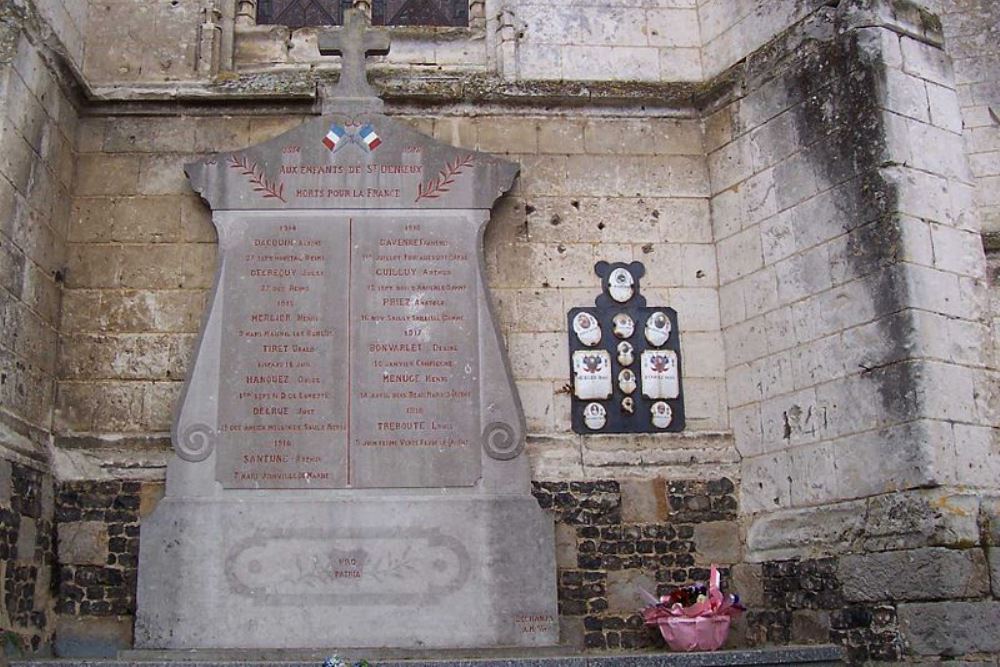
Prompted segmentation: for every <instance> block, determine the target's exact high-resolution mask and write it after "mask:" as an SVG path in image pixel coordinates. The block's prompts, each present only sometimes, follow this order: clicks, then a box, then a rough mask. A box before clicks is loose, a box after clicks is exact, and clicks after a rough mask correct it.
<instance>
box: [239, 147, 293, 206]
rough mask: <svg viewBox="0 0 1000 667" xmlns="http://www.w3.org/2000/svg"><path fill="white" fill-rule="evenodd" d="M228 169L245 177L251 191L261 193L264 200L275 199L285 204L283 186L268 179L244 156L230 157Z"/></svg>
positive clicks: (261, 170) (279, 182) (254, 163)
mask: <svg viewBox="0 0 1000 667" xmlns="http://www.w3.org/2000/svg"><path fill="white" fill-rule="evenodd" d="M229 168H230V169H236V170H237V171H239V172H240V174H241V175H243V176H246V177H247V180H248V181H249V182H250V187H251V188H252V189H253V191H254V192H260V193H263V197H264V199H277V200H278V201H280V202H283V203H287V202H286V201H285V184H284V183H282V182H281V181H274V180H271V179H269V178H268V177H267V174H265V173H264V170H263V169H262V168H260V167H258V166H257V163H256V162H251V161H250V160H248V159H247V158H246V156H242V157H239V158H237V157H236V156H235V155H230V156H229Z"/></svg>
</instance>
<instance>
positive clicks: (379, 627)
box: [136, 473, 558, 648]
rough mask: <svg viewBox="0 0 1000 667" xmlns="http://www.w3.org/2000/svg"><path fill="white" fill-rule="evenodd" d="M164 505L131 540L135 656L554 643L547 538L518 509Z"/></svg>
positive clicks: (445, 500) (469, 499)
mask: <svg viewBox="0 0 1000 667" xmlns="http://www.w3.org/2000/svg"><path fill="white" fill-rule="evenodd" d="M208 478H209V479H210V478H211V475H210V473H209V475H208ZM167 493H168V495H167V497H166V498H164V499H163V500H162V501H161V502H160V504H159V506H158V507H157V509H156V511H155V512H154V513H153V514H152V516H150V517H149V518H147V519H146V521H145V522H144V523H143V526H142V554H141V563H140V569H139V589H138V610H139V612H138V616H137V619H136V645H137V646H139V647H144V648H153V647H158V648H189V647H204V648H231V647H233V646H242V647H245V648H305V647H310V646H314V645H315V642H316V637H318V636H322V637H323V642H324V643H327V644H329V645H331V646H347V645H348V644H353V645H355V646H368V647H380V646H400V647H412V648H416V647H473V646H482V645H483V644H485V643H489V644H494V645H501V646H514V645H522V646H532V645H534V646H539V645H547V644H552V643H555V638H556V634H557V633H558V618H557V614H556V611H555V605H554V604H553V603H554V601H555V568H554V563H553V560H552V557H553V556H552V555H553V553H554V550H555V549H554V544H553V539H552V535H553V531H552V527H551V524H550V523H548V522H546V521H545V520H544V518H543V516H542V514H541V512H540V511H539V510H538V506H537V504H536V503H535V501H534V500H533V499H531V498H530V497H526V498H518V497H517V496H494V497H478V498H477V497H475V496H470V495H465V496H463V497H461V498H458V497H448V496H441V495H438V494H436V493H430V494H427V493H425V494H421V495H417V494H415V493H413V492H410V493H409V494H408V495H406V496H400V495H390V494H382V495H379V496H373V495H370V494H369V495H366V496H363V497H358V496H356V497H354V498H348V499H343V495H340V500H339V501H337V500H334V498H335V497H336V496H334V495H333V494H334V493H337V492H331V491H326V492H324V491H313V492H311V493H310V494H308V495H299V497H298V498H297V499H295V500H287V501H282V500H280V499H275V498H273V497H271V498H269V497H267V496H261V495H260V494H258V495H257V497H256V498H253V499H252V500H250V499H244V500H235V501H228V500H227V501H222V500H195V499H191V498H178V497H173V496H172V495H171V493H172V492H171V489H170V488H169V487H168V491H167ZM285 493H287V492H285ZM340 493H341V494H342V493H343V492H340ZM400 498H405V501H403V502H400V500H399V499H400ZM176 525H182V526H184V527H185V531H184V539H183V540H180V541H178V540H177V532H176V528H175V526H176ZM513 536H517V540H516V542H514V541H513V540H512V537H513ZM168 546H169V548H168ZM303 568H305V569H303ZM404 573H405V574H404ZM485 600H492V601H493V603H492V604H489V605H484V601H485ZM387 608H394V609H397V610H399V613H400V614H401V618H400V619H398V620H399V622H398V623H394V624H392V625H386V624H385V623H383V620H384V618H385V613H386V611H385V610H386V609H387ZM206 615H207V616H208V617H211V618H213V619H216V620H214V621H213V622H212V623H206V622H205V618H206ZM332 621H335V622H332Z"/></svg>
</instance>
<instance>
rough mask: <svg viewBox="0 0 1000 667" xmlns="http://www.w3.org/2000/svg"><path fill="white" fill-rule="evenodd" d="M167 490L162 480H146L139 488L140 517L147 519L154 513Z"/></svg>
mask: <svg viewBox="0 0 1000 667" xmlns="http://www.w3.org/2000/svg"><path fill="white" fill-rule="evenodd" d="M165 491H166V488H165V486H164V485H163V484H162V483H160V482H145V483H143V485H142V487H141V488H140V489H139V518H140V519H145V518H146V517H147V516H149V515H150V514H152V513H153V510H154V509H156V505H157V504H158V503H159V502H160V500H161V499H162V498H163V494H164V492H165Z"/></svg>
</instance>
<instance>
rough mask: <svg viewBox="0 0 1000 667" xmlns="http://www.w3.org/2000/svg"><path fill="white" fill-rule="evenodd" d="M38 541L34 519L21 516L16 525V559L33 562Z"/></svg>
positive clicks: (22, 561) (36, 525)
mask: <svg viewBox="0 0 1000 667" xmlns="http://www.w3.org/2000/svg"><path fill="white" fill-rule="evenodd" d="M37 541H38V524H37V523H36V522H35V520H34V519H32V518H30V517H26V516H23V517H21V521H20V522H19V523H18V526H17V560H18V561H19V562H21V563H35V562H37V561H36V558H35V556H36V549H37V544H36V543H37Z"/></svg>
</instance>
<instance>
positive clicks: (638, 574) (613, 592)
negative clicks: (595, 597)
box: [607, 570, 657, 616]
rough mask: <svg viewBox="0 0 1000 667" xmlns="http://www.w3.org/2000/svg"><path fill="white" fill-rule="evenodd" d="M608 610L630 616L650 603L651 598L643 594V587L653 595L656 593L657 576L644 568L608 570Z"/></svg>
mask: <svg viewBox="0 0 1000 667" xmlns="http://www.w3.org/2000/svg"><path fill="white" fill-rule="evenodd" d="M607 587H608V592H607V595H608V611H609V612H611V613H613V614H621V615H623V616H629V615H631V614H635V613H637V612H638V611H639V610H641V609H642V608H643V607H646V606H648V605H649V600H647V599H646V598H645V597H643V596H642V594H641V593H640V592H639V589H640V588H642V589H643V590H645V591H646V592H647V593H650V594H651V595H656V590H657V586H656V578H655V577H654V576H653V575H651V574H649V573H647V572H643V571H642V570H618V571H613V572H608V583H607Z"/></svg>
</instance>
